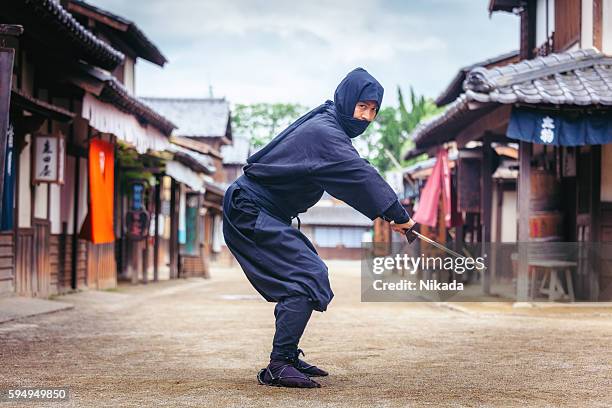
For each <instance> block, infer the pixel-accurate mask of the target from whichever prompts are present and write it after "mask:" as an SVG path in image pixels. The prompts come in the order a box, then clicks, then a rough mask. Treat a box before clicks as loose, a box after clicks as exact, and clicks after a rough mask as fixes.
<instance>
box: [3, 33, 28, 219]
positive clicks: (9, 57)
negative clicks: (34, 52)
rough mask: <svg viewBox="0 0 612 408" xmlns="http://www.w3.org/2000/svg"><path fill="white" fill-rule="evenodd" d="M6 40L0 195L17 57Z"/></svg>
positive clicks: (4, 41) (4, 49)
mask: <svg viewBox="0 0 612 408" xmlns="http://www.w3.org/2000/svg"><path fill="white" fill-rule="evenodd" d="M21 31H23V30H21ZM6 42H7V41H6V40H2V41H0V147H1V148H2V149H0V197H3V190H4V172H5V169H6V165H5V163H4V160H5V158H6V157H7V156H6V154H5V153H4V151H3V150H4V148H5V147H6V138H7V136H8V127H9V111H10V104H11V88H12V85H11V83H12V80H13V60H14V58H15V50H14V49H13V48H5V45H6ZM2 204H4V203H2ZM2 208H4V206H3V207H2Z"/></svg>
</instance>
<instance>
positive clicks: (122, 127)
mask: <svg viewBox="0 0 612 408" xmlns="http://www.w3.org/2000/svg"><path fill="white" fill-rule="evenodd" d="M81 115H82V116H83V118H84V119H87V120H88V121H89V125H90V126H91V127H92V128H94V129H96V130H97V131H99V132H102V133H111V134H113V135H115V136H117V138H118V139H119V140H123V141H124V142H127V143H128V144H130V145H132V146H134V148H136V151H137V152H138V153H140V154H143V153H146V152H147V150H154V151H162V150H166V149H167V148H168V146H169V145H170V142H169V141H168V137H166V136H165V135H164V134H163V133H162V132H160V131H159V130H158V129H157V128H156V127H155V126H152V125H150V124H142V123H141V122H139V121H138V119H136V117H135V116H134V115H131V114H129V113H126V112H124V111H122V110H119V109H118V108H116V107H115V106H114V105H111V104H110V103H106V102H102V101H100V100H98V99H97V98H96V97H95V96H93V95H91V94H89V93H85V96H84V97H83V109H82V113H81Z"/></svg>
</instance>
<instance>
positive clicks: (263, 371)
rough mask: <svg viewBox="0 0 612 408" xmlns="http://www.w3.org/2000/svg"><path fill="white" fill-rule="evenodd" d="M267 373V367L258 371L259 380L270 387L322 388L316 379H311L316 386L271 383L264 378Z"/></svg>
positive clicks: (260, 383) (261, 383)
mask: <svg viewBox="0 0 612 408" xmlns="http://www.w3.org/2000/svg"><path fill="white" fill-rule="evenodd" d="M265 373H266V369H265V368H262V369H261V370H259V372H258V373H257V382H258V383H259V385H267V386H268V387H282V388H321V384H319V383H318V382H316V381H314V380H311V381H312V382H313V383H315V384H316V385H315V386H314V387H292V386H288V385H283V384H269V383H267V382H265V381H264V380H263V377H264V374H265Z"/></svg>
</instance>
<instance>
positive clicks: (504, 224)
mask: <svg viewBox="0 0 612 408" xmlns="http://www.w3.org/2000/svg"><path fill="white" fill-rule="evenodd" d="M489 11H490V12H497V11H507V12H512V13H514V14H517V15H518V16H520V20H521V21H520V23H521V36H520V51H519V57H520V61H516V62H511V61H505V62H504V63H503V65H502V66H486V65H485V66H473V67H470V68H471V69H470V70H469V71H468V72H465V73H463V74H462V75H464V76H465V80H464V81H463V87H462V92H461V93H460V94H458V93H457V92H456V91H455V92H448V89H451V88H456V87H453V86H449V88H448V89H447V91H445V94H444V95H442V96H441V97H440V98H438V101H439V102H442V103H446V104H447V105H446V109H445V111H444V112H442V113H441V114H440V115H439V116H437V117H435V118H433V119H432V120H430V121H428V122H426V123H424V124H423V125H421V126H420V127H419V128H417V129H416V130H415V132H414V133H413V139H414V141H415V145H416V149H415V150H414V151H413V152H409V153H408V155H413V154H416V153H421V152H428V153H429V154H431V155H434V154H435V152H436V151H437V150H438V149H439V148H441V147H447V148H456V149H458V150H459V161H458V172H457V190H458V205H459V209H460V210H462V211H463V213H464V215H465V214H468V213H471V214H472V215H474V216H476V217H477V218H476V221H475V227H476V228H475V229H476V230H477V231H479V233H478V241H479V242H485V243H490V242H496V241H497V242H500V241H502V240H507V239H509V238H511V235H512V234H516V235H515V236H514V240H515V241H518V242H543V241H545V242H546V241H565V242H567V241H569V242H581V243H585V244H584V245H583V246H582V247H583V248H587V247H588V248H595V247H597V246H599V245H602V244H601V243H602V242H609V241H611V240H612V235H610V231H612V229H611V228H610V227H611V225H610V223H611V222H612V213H610V209H611V208H612V207H611V203H612V197H611V196H610V194H609V193H610V191H611V190H612V184H610V181H611V180H610V179H609V177H608V174H612V172H611V171H610V169H609V167H610V166H612V161H611V157H612V154H609V152H608V150H610V148H611V146H612V128H611V126H612V116H611V114H612V111H611V106H612V86H611V84H612V59H611V58H610V56H609V55H608V54H607V53H610V52H612V49H611V48H610V47H611V46H612V30H611V29H610V27H612V14H611V13H610V12H611V11H612V2H610V1H606V0H603V1H598V0H593V1H578V0H575V1H574V0H572V1H569V0H568V1H560V0H558V1H553V0H548V1H544V0H542V1H491V2H490V6H489ZM508 62H511V63H508ZM453 82H457V81H453ZM500 149H501V150H503V151H504V152H505V154H506V155H507V156H508V155H509V157H510V158H511V156H512V155H513V154H514V153H513V152H512V150H514V149H516V150H518V155H517V157H516V160H517V162H518V166H512V165H510V166H506V168H504V167H503V166H500V160H499V158H500V154H499V152H500ZM504 149H505V150H504ZM496 175H497V176H498V177H496ZM500 175H502V176H503V177H499V176H500ZM514 175H516V176H517V179H514ZM514 191H517V192H518V194H517V193H516V192H514ZM504 214H505V216H504ZM512 214H517V215H516V217H513V216H512ZM513 220H515V221H513ZM515 222H516V224H517V226H518V228H516V227H515V225H512V224H514V223H515ZM513 231H514V232H513ZM457 237H458V239H462V238H463V234H457ZM502 237H504V238H502ZM603 245H604V246H605V244H603ZM552 247H554V246H552V245H551V246H550V248H552ZM607 253H609V251H605V250H604V251H599V254H597V255H592V256H591V255H589V256H582V255H578V258H575V259H563V260H560V259H558V258H557V259H554V258H555V257H549V258H550V259H543V260H542V259H538V260H535V261H533V260H531V259H528V258H527V257H526V256H522V255H521V254H517V256H515V258H514V261H515V276H514V278H513V279H514V282H515V284H516V291H517V295H518V297H519V298H520V299H527V298H537V297H538V296H539V295H541V294H543V293H546V294H547V296H548V297H549V298H553V296H552V294H553V292H555V293H556V295H560V297H562V298H565V299H586V300H599V299H609V298H610V295H611V294H612V292H611V291H612V285H611V284H612V276H610V275H609V268H606V267H605V265H606V263H607V262H608V260H607V258H606V256H607V255H606V254H607ZM543 261H545V262H543ZM490 262H491V264H490V265H489V268H488V269H487V272H485V273H484V274H483V276H482V279H481V283H482V285H483V290H484V292H485V293H488V292H489V291H490V287H489V278H490V275H489V274H490V273H495V268H496V267H497V266H499V265H496V262H497V261H496V260H493V261H490ZM567 271H569V275H568V272H567ZM542 279H543V280H544V281H546V280H547V279H548V280H549V281H550V282H553V281H556V286H557V287H556V288H555V290H554V291H553V288H552V283H551V284H550V285H549V287H547V288H546V290H545V291H544V290H542V291H541V292H540V291H538V290H537V288H534V285H533V283H534V281H537V280H542ZM530 282H531V284H530ZM559 282H561V283H559ZM560 288H561V289H560Z"/></svg>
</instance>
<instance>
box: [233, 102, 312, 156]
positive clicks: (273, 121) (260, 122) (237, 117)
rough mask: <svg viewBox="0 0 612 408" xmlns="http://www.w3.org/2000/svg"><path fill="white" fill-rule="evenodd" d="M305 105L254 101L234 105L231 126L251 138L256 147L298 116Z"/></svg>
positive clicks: (240, 133)
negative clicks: (252, 102)
mask: <svg viewBox="0 0 612 408" xmlns="http://www.w3.org/2000/svg"><path fill="white" fill-rule="evenodd" d="M306 109H307V108H306V107H305V106H302V105H299V104H292V103H254V104H248V105H243V104H239V105H236V106H235V108H234V111H233V113H232V126H233V129H234V131H235V132H236V134H238V135H242V136H245V137H247V138H249V139H250V140H251V146H252V147H255V148H258V147H261V146H263V145H265V144H266V143H268V142H269V141H270V140H272V139H273V138H274V136H276V135H277V134H278V133H280V132H281V131H282V130H283V129H285V128H286V127H287V126H289V125H290V124H291V122H293V121H295V120H296V119H297V118H299V117H300V116H301V115H302V114H303V113H304V112H306Z"/></svg>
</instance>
